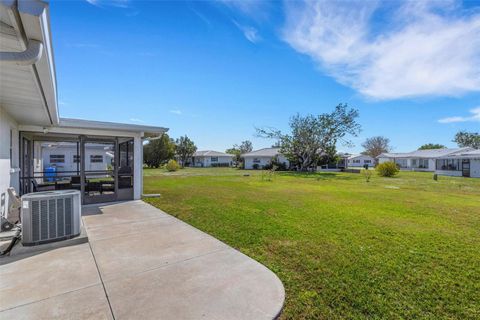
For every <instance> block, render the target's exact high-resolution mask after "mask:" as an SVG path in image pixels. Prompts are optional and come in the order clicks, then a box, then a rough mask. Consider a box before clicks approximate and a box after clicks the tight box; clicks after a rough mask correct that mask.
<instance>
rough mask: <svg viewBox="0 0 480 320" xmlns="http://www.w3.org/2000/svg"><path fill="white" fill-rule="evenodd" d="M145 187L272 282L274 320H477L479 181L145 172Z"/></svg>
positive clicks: (402, 175) (166, 208)
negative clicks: (280, 289)
mask: <svg viewBox="0 0 480 320" xmlns="http://www.w3.org/2000/svg"><path fill="white" fill-rule="evenodd" d="M245 174H249V176H244V175H245ZM144 184H145V190H144V192H145V193H161V197H160V198H152V199H148V200H147V201H148V202H149V203H151V204H153V205H155V206H156V207H158V208H160V209H162V210H164V211H166V212H168V213H170V214H172V215H174V216H176V217H178V218H180V219H182V220H184V221H186V222H188V223H190V224H192V225H193V226H195V227H197V228H199V229H201V230H203V231H205V232H207V233H209V234H211V235H213V236H215V237H217V238H219V239H221V240H223V241H224V242H226V243H228V244H229V245H231V246H233V247H235V248H237V249H238V250H240V251H242V252H244V253H246V254H247V255H249V256H250V257H252V258H254V259H256V260H258V261H259V262H261V263H263V264H264V265H266V266H267V267H269V268H270V269H271V270H273V271H274V272H275V273H276V274H277V275H278V276H279V277H280V279H281V280H282V282H283V284H284V286H285V290H286V294H287V297H286V303H285V309H284V312H283V315H282V318H283V319H335V318H336V319H339V318H342V319H345V318H349V319H362V318H374V319H385V318H389V319H399V318H406V319H412V318H423V319H425V318H426V319H442V318H443V319H474V318H475V319H479V318H480V179H465V178H449V177H440V178H439V181H434V180H433V179H432V174H431V173H412V172H401V173H400V174H399V175H398V176H397V177H395V178H381V177H378V176H373V177H372V179H371V181H370V182H369V183H367V182H365V180H364V178H363V176H362V175H360V174H347V173H338V174H337V173H323V174H321V173H317V174H296V173H287V172H285V173H276V175H275V177H274V178H273V180H272V181H266V180H265V179H262V174H261V172H258V171H242V170H235V169H229V168H212V169H183V170H180V171H178V172H175V173H167V172H165V171H164V170H161V169H158V170H157V169H156V170H149V169H146V170H145V179H144Z"/></svg>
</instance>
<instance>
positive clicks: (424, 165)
mask: <svg viewBox="0 0 480 320" xmlns="http://www.w3.org/2000/svg"><path fill="white" fill-rule="evenodd" d="M418 167H419V168H423V169H428V159H420V160H418Z"/></svg>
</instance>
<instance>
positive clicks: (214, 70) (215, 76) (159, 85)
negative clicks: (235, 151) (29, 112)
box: [50, 0, 480, 152]
mask: <svg viewBox="0 0 480 320" xmlns="http://www.w3.org/2000/svg"><path fill="white" fill-rule="evenodd" d="M50 7H51V25H52V34H53V45H54V50H55V61H56V71H57V82H58V96H59V104H60V115H61V116H62V117H72V118H82V119H94V120H103V121H115V122H128V123H137V124H150V125H158V126H166V127H168V128H170V131H169V134H170V136H172V137H174V138H177V137H179V136H180V135H184V134H187V135H188V136H189V137H190V138H192V139H193V140H194V141H195V142H196V144H197V146H198V147H199V149H213V150H219V151H223V150H225V149H226V148H228V147H230V146H232V145H233V144H234V143H239V142H241V141H242V140H246V139H249V140H251V141H253V144H254V148H261V147H268V146H270V145H271V144H272V141H268V140H264V139H261V138H257V137H255V127H264V126H269V127H275V128H278V129H282V130H288V120H289V117H290V116H292V115H293V114H295V113H300V114H309V113H311V114H319V113H323V112H329V111H331V110H332V109H333V108H334V107H335V105H337V104H338V103H348V104H349V105H350V106H352V107H355V108H357V109H358V110H359V111H360V118H359V122H360V123H361V125H362V129H363V130H362V132H361V134H360V136H359V137H358V138H355V139H353V141H354V143H355V147H353V148H350V149H348V148H345V147H343V146H341V145H339V146H338V147H337V148H338V149H339V150H342V151H350V152H360V151H362V148H361V146H360V144H361V142H362V141H363V140H364V139H365V138H367V137H371V136H375V135H383V136H386V137H388V138H390V140H391V144H392V146H393V147H394V150H395V151H411V150H414V149H416V148H418V147H419V146H420V145H421V144H423V143H428V142H432V143H442V144H445V145H447V146H451V147H454V146H455V144H454V143H452V142H451V140H452V138H453V136H454V134H455V133H456V132H457V131H458V130H461V129H464V130H469V131H479V130H480V67H479V66H480V3H479V2H472V1H470V2H466V3H462V2H456V1H441V2H421V3H418V2H407V3H403V2H385V3H380V2H375V1H362V2H348V3H345V2H343V3H333V2H328V1H327V2H323V1H319V2H309V3H302V2H285V3H283V2H267V1H261V2H260V1H242V2H235V1H228V2H224V1H215V2H206V1H194V2H179V1H175V2H165V1H162V2H160V1H157V2H156V1H146V2H137V1H127V0H117V1H100V0H96V1H94V0H89V1H52V2H51V4H50Z"/></svg>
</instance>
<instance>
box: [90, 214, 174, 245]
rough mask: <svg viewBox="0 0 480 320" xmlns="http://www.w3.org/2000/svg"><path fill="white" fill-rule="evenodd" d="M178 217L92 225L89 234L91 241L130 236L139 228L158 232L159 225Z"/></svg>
mask: <svg viewBox="0 0 480 320" xmlns="http://www.w3.org/2000/svg"><path fill="white" fill-rule="evenodd" d="M175 222H176V219H173V218H172V217H170V218H157V219H148V220H141V221H137V222H131V221H129V222H125V223H117V224H112V225H108V227H107V226H100V227H90V228H88V235H89V237H90V241H97V240H104V239H111V238H122V237H128V236H131V235H136V234H138V231H139V230H145V232H148V230H156V231H157V232H158V229H157V228H159V227H162V226H165V225H169V224H172V223H175Z"/></svg>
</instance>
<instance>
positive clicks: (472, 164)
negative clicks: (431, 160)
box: [435, 149, 480, 178]
mask: <svg viewBox="0 0 480 320" xmlns="http://www.w3.org/2000/svg"><path fill="white" fill-rule="evenodd" d="M435 173H438V174H441V175H447V176H457V177H462V176H463V177H472V178H480V150H478V149H473V150H462V151H458V152H455V153H453V154H450V155H448V156H443V157H440V158H438V159H436V170H435Z"/></svg>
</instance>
